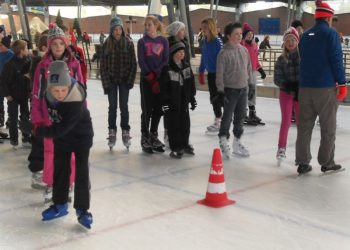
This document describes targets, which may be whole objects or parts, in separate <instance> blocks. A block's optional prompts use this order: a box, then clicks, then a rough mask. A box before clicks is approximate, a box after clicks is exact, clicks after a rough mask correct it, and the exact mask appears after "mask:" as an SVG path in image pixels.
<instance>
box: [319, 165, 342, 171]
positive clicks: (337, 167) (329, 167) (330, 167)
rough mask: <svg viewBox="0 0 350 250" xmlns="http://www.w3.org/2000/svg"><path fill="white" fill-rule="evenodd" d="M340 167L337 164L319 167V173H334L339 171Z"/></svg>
mask: <svg viewBox="0 0 350 250" xmlns="http://www.w3.org/2000/svg"><path fill="white" fill-rule="evenodd" d="M341 168H342V166H341V165H339V164H333V165H330V166H322V167H321V171H322V172H327V171H336V170H339V169H341Z"/></svg>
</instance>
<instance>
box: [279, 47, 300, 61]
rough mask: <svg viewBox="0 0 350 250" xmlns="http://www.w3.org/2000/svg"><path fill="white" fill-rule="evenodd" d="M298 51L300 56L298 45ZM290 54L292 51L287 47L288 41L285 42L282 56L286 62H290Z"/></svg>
mask: <svg viewBox="0 0 350 250" xmlns="http://www.w3.org/2000/svg"><path fill="white" fill-rule="evenodd" d="M296 52H297V53H298V56H299V58H300V54H299V48H298V45H297V47H296ZM289 54H290V51H289V50H288V49H287V48H286V43H285V42H283V49H282V57H283V59H284V61H285V62H286V63H288V57H289Z"/></svg>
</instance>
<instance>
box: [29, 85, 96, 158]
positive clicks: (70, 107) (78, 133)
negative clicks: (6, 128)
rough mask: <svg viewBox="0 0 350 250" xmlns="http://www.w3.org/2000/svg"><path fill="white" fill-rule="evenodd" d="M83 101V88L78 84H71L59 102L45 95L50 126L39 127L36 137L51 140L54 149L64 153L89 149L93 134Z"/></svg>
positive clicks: (84, 98) (84, 96) (84, 97)
mask: <svg viewBox="0 0 350 250" xmlns="http://www.w3.org/2000/svg"><path fill="white" fill-rule="evenodd" d="M85 100H86V91H85V88H84V86H83V85H82V84H80V83H78V82H76V83H74V84H73V86H72V89H71V91H70V92H69V94H68V96H67V97H66V98H65V100H63V101H61V102H57V101H54V100H53V99H52V97H51V95H50V94H49V93H46V103H47V107H48V111H49V115H50V119H51V120H52V125H51V126H49V127H39V128H38V129H37V131H36V133H37V135H38V136H40V137H49V138H50V137H51V138H53V140H54V144H55V147H59V148H60V150H62V151H66V152H72V151H79V150H88V149H89V148H91V146H92V139H93V136H94V132H93V128H92V122H91V117H90V112H89V110H88V109H87V107H86V102H85Z"/></svg>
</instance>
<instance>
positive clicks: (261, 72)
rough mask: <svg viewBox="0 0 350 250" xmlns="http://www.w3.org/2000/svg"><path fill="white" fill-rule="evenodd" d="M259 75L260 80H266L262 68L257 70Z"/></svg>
mask: <svg viewBox="0 0 350 250" xmlns="http://www.w3.org/2000/svg"><path fill="white" fill-rule="evenodd" d="M258 71H259V73H260V75H261V79H265V78H266V74H265V71H264V69H263V68H260V69H258Z"/></svg>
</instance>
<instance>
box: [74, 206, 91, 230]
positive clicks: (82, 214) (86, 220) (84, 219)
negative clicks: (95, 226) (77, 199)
mask: <svg viewBox="0 0 350 250" xmlns="http://www.w3.org/2000/svg"><path fill="white" fill-rule="evenodd" d="M76 214H77V217H78V222H79V224H80V225H82V226H83V227H84V228H87V229H91V224H92V222H93V220H92V214H91V213H90V212H88V211H87V210H83V209H77V210H76Z"/></svg>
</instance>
